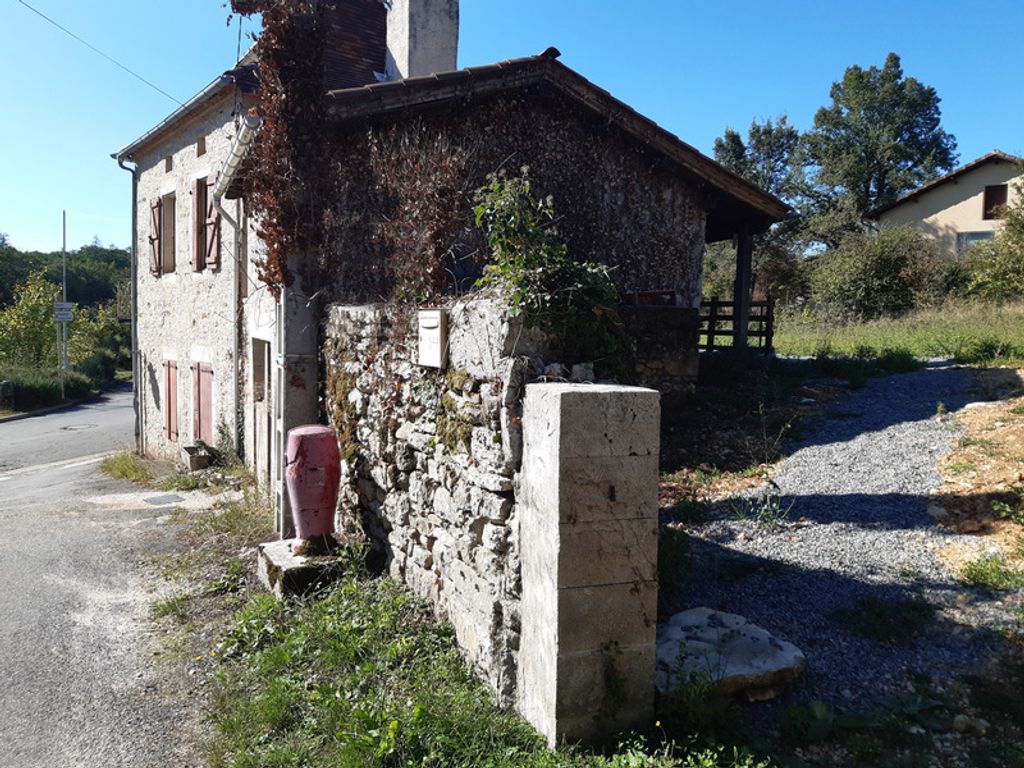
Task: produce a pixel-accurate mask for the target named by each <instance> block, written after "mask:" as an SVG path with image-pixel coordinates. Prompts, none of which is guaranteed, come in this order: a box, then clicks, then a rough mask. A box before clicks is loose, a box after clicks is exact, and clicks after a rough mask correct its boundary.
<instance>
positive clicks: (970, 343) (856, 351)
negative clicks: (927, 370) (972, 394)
mask: <svg viewBox="0 0 1024 768" xmlns="http://www.w3.org/2000/svg"><path fill="white" fill-rule="evenodd" d="M775 349H776V351H777V352H778V353H779V354H780V355H806V356H821V357H827V356H850V357H858V358H872V357H877V356H879V355H881V354H883V353H884V352H885V351H886V350H890V351H900V352H909V353H911V354H913V355H915V356H917V357H946V358H950V359H954V360H957V361H958V362H961V363H968V364H972V365H983V366H991V365H1014V366H1022V365H1024V302H1021V303H1015V304H1007V305H1004V306H995V305H990V304H977V303H970V304H968V303H963V304H952V303H951V304H946V305H943V306H941V307H935V308H929V309H922V310H918V311H916V312H912V313H910V314H908V315H905V316H903V317H900V318H895V319H884V320H872V321H869V322H862V323H849V324H845V325H843V324H836V323H821V322H814V321H811V320H807V319H804V318H801V317H781V318H780V319H779V321H778V329H777V331H776V335H775Z"/></svg>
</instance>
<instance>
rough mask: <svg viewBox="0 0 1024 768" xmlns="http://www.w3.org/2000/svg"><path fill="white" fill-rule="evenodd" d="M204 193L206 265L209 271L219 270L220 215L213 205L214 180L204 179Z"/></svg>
mask: <svg viewBox="0 0 1024 768" xmlns="http://www.w3.org/2000/svg"><path fill="white" fill-rule="evenodd" d="M204 181H205V183H206V192H205V194H204V197H203V199H204V200H205V202H206V253H205V258H206V264H207V266H209V267H210V268H211V269H220V214H219V213H217V208H216V207H215V206H214V204H213V200H214V198H213V186H214V185H215V184H216V179H205V180H204Z"/></svg>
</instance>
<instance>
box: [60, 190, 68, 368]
mask: <svg viewBox="0 0 1024 768" xmlns="http://www.w3.org/2000/svg"><path fill="white" fill-rule="evenodd" d="M63 213H64V240H63V244H62V245H61V254H62V256H63V261H64V270H63V271H64V275H63V278H64V279H63V298H62V299H61V300H62V301H63V302H65V303H67V300H68V212H67V210H65V211H64V212H63ZM61 325H62V326H63V329H64V332H63V334H62V336H63V339H64V354H63V356H62V357H61V369H62V370H65V371H66V370H67V368H68V324H67V322H66V321H65V322H63V323H61ZM62 380H63V379H62Z"/></svg>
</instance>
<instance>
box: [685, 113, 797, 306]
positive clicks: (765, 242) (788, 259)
mask: <svg viewBox="0 0 1024 768" xmlns="http://www.w3.org/2000/svg"><path fill="white" fill-rule="evenodd" d="M713 151H714V156H715V160H717V161H718V162H719V163H720V164H722V165H723V166H725V167H726V168H728V169H729V170H731V171H733V172H734V173H736V174H738V175H740V176H742V177H743V178H745V179H747V180H748V181H750V182H751V183H753V184H756V185H757V186H758V187H760V188H761V189H763V190H764V191H765V192H769V193H770V194H773V195H775V196H776V197H778V198H780V199H782V200H783V201H785V202H786V203H788V204H789V205H790V206H792V207H793V208H794V209H795V210H797V211H798V212H799V211H800V210H801V209H802V208H803V207H804V201H805V199H806V186H807V184H806V178H805V174H804V168H803V157H802V153H801V137H800V131H799V130H797V128H796V127H795V126H794V125H792V124H791V123H790V122H789V119H788V118H787V117H786V116H785V115H782V116H781V117H779V118H777V119H776V120H772V119H770V118H769V119H767V120H765V121H764V122H762V123H759V122H758V121H756V120H754V121H753V122H751V124H750V128H749V129H748V131H747V138H746V141H744V139H743V137H742V136H741V135H740V134H739V133H738V132H737V131H735V130H733V129H732V128H726V129H725V133H724V134H723V135H722V136H721V137H719V138H717V139H715V144H714V150H713ZM801 219H802V217H801V216H800V215H797V216H794V217H793V218H790V219H787V220H785V221H782V222H779V223H778V224H776V225H775V226H773V227H772V228H771V229H770V230H768V231H767V232H766V233H764V234H762V235H758V236H756V237H755V238H754V283H755V290H756V292H758V293H762V294H766V293H770V294H772V295H774V296H776V297H781V298H783V299H789V298H793V297H794V296H795V295H796V294H799V293H800V292H801V290H802V287H803V286H802V281H801V279H800V276H799V273H800V265H799V257H800V254H801V252H802V250H803V248H804V246H803V243H802V225H801ZM735 261H736V256H735V252H734V250H733V249H732V247H731V246H728V245H715V246H712V247H711V248H709V249H708V259H707V260H706V264H705V288H706V293H708V294H709V295H717V296H722V295H726V296H727V295H731V294H732V290H733V289H732V280H733V277H734V274H735Z"/></svg>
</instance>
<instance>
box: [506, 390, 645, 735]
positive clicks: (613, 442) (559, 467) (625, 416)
mask: <svg viewBox="0 0 1024 768" xmlns="http://www.w3.org/2000/svg"><path fill="white" fill-rule="evenodd" d="M660 419H661V412H660V401H659V394H658V393H657V392H656V391H654V390H651V389H640V388H636V387H620V386H603V385H585V384H531V385H529V386H527V388H526V398H525V401H524V405H523V464H522V471H521V475H520V481H519V482H520V485H519V492H518V495H517V496H518V501H519V510H520V512H519V514H520V551H521V553H522V554H521V561H522V603H521V621H522V636H521V644H520V654H519V685H518V691H519V694H518V696H519V710H520V712H521V713H522V715H523V716H524V717H525V718H526V719H527V720H528V721H529V722H530V723H531V724H532V725H533V726H534V727H535V728H537V729H538V730H539V731H540V732H541V733H543V734H544V735H545V736H546V737H547V739H548V743H549V744H551V745H552V746H554V745H555V744H557V743H560V742H562V741H569V742H574V741H585V742H594V741H598V740H600V738H601V737H602V736H603V737H607V736H608V735H609V733H613V732H615V731H616V730H618V729H621V728H628V727H632V726H650V725H651V724H652V722H653V717H654V664H655V642H656V622H657V605H658V584H657V563H658V451H659V427H660Z"/></svg>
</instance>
